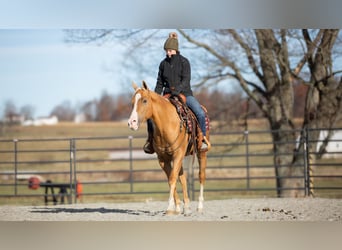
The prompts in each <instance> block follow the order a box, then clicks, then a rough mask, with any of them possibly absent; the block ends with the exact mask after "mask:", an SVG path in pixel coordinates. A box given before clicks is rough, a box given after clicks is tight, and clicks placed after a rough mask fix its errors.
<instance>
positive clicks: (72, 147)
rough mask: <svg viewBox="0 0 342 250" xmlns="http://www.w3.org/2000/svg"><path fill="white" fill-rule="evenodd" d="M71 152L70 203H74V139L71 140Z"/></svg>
mask: <svg viewBox="0 0 342 250" xmlns="http://www.w3.org/2000/svg"><path fill="white" fill-rule="evenodd" d="M69 152H70V172H69V184H70V193H69V199H68V201H69V203H70V204H71V203H72V198H73V197H72V193H73V192H72V189H73V186H72V177H73V162H74V158H75V156H74V139H70V140H69Z"/></svg>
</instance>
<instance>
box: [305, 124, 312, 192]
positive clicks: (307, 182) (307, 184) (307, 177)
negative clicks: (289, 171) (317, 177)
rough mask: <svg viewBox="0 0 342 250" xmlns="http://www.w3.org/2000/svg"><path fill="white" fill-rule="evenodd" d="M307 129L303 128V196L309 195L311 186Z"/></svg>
mask: <svg viewBox="0 0 342 250" xmlns="http://www.w3.org/2000/svg"><path fill="white" fill-rule="evenodd" d="M308 130H309V129H308V128H305V129H304V154H305V155H304V164H305V165H304V176H305V196H310V195H311V186H310V181H311V180H310V168H311V166H310V145H309V143H310V141H309V140H310V138H309V131H308Z"/></svg>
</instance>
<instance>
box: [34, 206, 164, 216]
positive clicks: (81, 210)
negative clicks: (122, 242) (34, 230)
mask: <svg viewBox="0 0 342 250" xmlns="http://www.w3.org/2000/svg"><path fill="white" fill-rule="evenodd" d="M30 212H31V213H41V214H58V213H71V214H76V213H102V214H110V213H111V214H127V215H147V216H155V215H157V214H163V213H164V212H162V211H157V212H156V211H154V212H153V211H147V210H131V209H117V208H111V209H109V208H104V207H100V208H65V207H57V208H52V207H46V208H37V209H33V210H31V211H30Z"/></svg>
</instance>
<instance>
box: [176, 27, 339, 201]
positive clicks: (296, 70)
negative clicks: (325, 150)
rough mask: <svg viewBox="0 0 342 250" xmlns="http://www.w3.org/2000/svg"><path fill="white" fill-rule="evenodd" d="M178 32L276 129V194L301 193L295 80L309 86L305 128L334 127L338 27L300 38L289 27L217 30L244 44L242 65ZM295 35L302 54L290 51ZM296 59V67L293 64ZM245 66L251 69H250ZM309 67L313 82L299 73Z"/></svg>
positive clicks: (337, 99) (336, 92)
mask: <svg viewBox="0 0 342 250" xmlns="http://www.w3.org/2000/svg"><path fill="white" fill-rule="evenodd" d="M179 32H180V33H181V34H182V35H183V36H184V37H185V38H186V39H187V40H188V41H189V42H190V43H193V44H195V45H196V46H198V47H200V48H203V49H205V50H206V51H207V52H208V53H209V54H210V55H212V56H213V57H215V58H216V59H217V65H219V67H220V68H218V69H217V71H218V72H220V74H219V77H222V76H223V75H225V76H226V77H231V78H233V79H236V80H237V81H238V82H239V84H240V86H241V88H242V89H243V90H244V92H245V93H246V94H247V95H248V96H249V97H250V98H251V99H252V100H253V101H254V102H255V103H256V104H257V105H258V107H259V108H260V110H261V111H262V112H263V114H264V116H265V117H266V118H267V119H268V121H269V124H270V128H271V129H272V139H273V151H274V165H275V174H276V178H277V187H278V195H279V196H303V195H304V193H303V192H302V191H298V189H296V190H295V191H294V190H292V188H294V187H304V183H303V180H302V179H299V178H291V177H295V176H298V174H303V171H304V169H303V167H298V164H297V163H298V161H301V160H303V159H301V157H298V155H302V154H294V153H293V152H296V151H297V149H296V148H295V143H293V142H294V141H295V140H296V134H295V132H294V129H295V128H294V123H293V104H294V93H293V91H294V88H293V86H294V80H299V81H301V82H302V83H305V84H307V85H308V86H309V91H308V93H307V97H306V109H305V119H304V123H303V127H309V128H314V127H315V128H323V127H326V128H330V127H332V126H334V125H335V124H336V121H337V119H338V118H339V114H341V96H342V95H341V88H342V84H341V81H336V79H335V78H334V74H336V73H337V72H333V70H332V68H333V67H332V66H333V60H332V50H333V47H334V44H335V41H336V39H337V36H338V33H339V30H319V31H309V30H302V36H301V37H300V36H299V34H298V32H294V31H292V32H293V33H292V34H291V32H289V31H287V30H253V31H250V30H249V31H240V32H239V31H236V30H220V31H216V33H217V34H219V35H220V36H229V37H230V40H228V41H234V42H235V43H236V44H238V45H239V46H240V48H239V49H240V50H239V51H240V53H241V55H240V56H241V57H244V58H245V64H241V60H239V61H236V60H235V59H236V58H235V57H234V54H229V53H228V54H227V55H225V54H224V53H222V52H220V50H219V49H218V48H217V47H214V46H211V45H210V44H208V43H205V42H203V41H198V40H195V39H193V38H192V37H191V36H190V35H189V34H188V33H186V32H185V31H183V30H179ZM293 34H295V35H296V36H297V37H296V38H297V39H299V41H300V42H302V43H303V47H302V53H301V56H298V55H297V56H294V55H295V53H293V52H294V51H289V47H291V46H293V44H291V43H290V42H291V41H292V39H294V36H292V35H293ZM221 41H222V40H221ZM292 42H293V41H292ZM291 52H292V53H293V54H291ZM296 52H298V51H296ZM235 55H236V54H235ZM291 56H292V57H291ZM296 60H297V62H296V64H295V65H296V66H295V67H292V66H291V65H293V61H296ZM242 65H244V67H248V69H249V72H248V71H246V68H244V67H241V66H242ZM305 65H307V67H308V69H309V72H308V73H309V75H310V78H309V80H306V79H304V78H302V76H301V75H300V73H301V71H302V70H303V68H304V66H305ZM246 72H248V73H253V75H254V80H251V78H248V76H249V75H250V74H246ZM208 75H209V76H208V79H210V78H215V76H214V75H213V74H212V73H210V72H209V73H208ZM216 75H217V73H216ZM303 75H305V74H303ZM310 137H311V138H312V139H317V138H318V133H317V132H316V133H312V135H310ZM312 146H315V145H312ZM302 147H303V146H302V145H301V147H300V148H301V149H302ZM300 166H302V165H300ZM289 177H290V178H289ZM288 190H289V191H288Z"/></svg>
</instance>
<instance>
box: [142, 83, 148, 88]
mask: <svg viewBox="0 0 342 250" xmlns="http://www.w3.org/2000/svg"><path fill="white" fill-rule="evenodd" d="M142 86H143V88H144V89H147V90H148V86H147V83H146V82H145V81H142Z"/></svg>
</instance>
